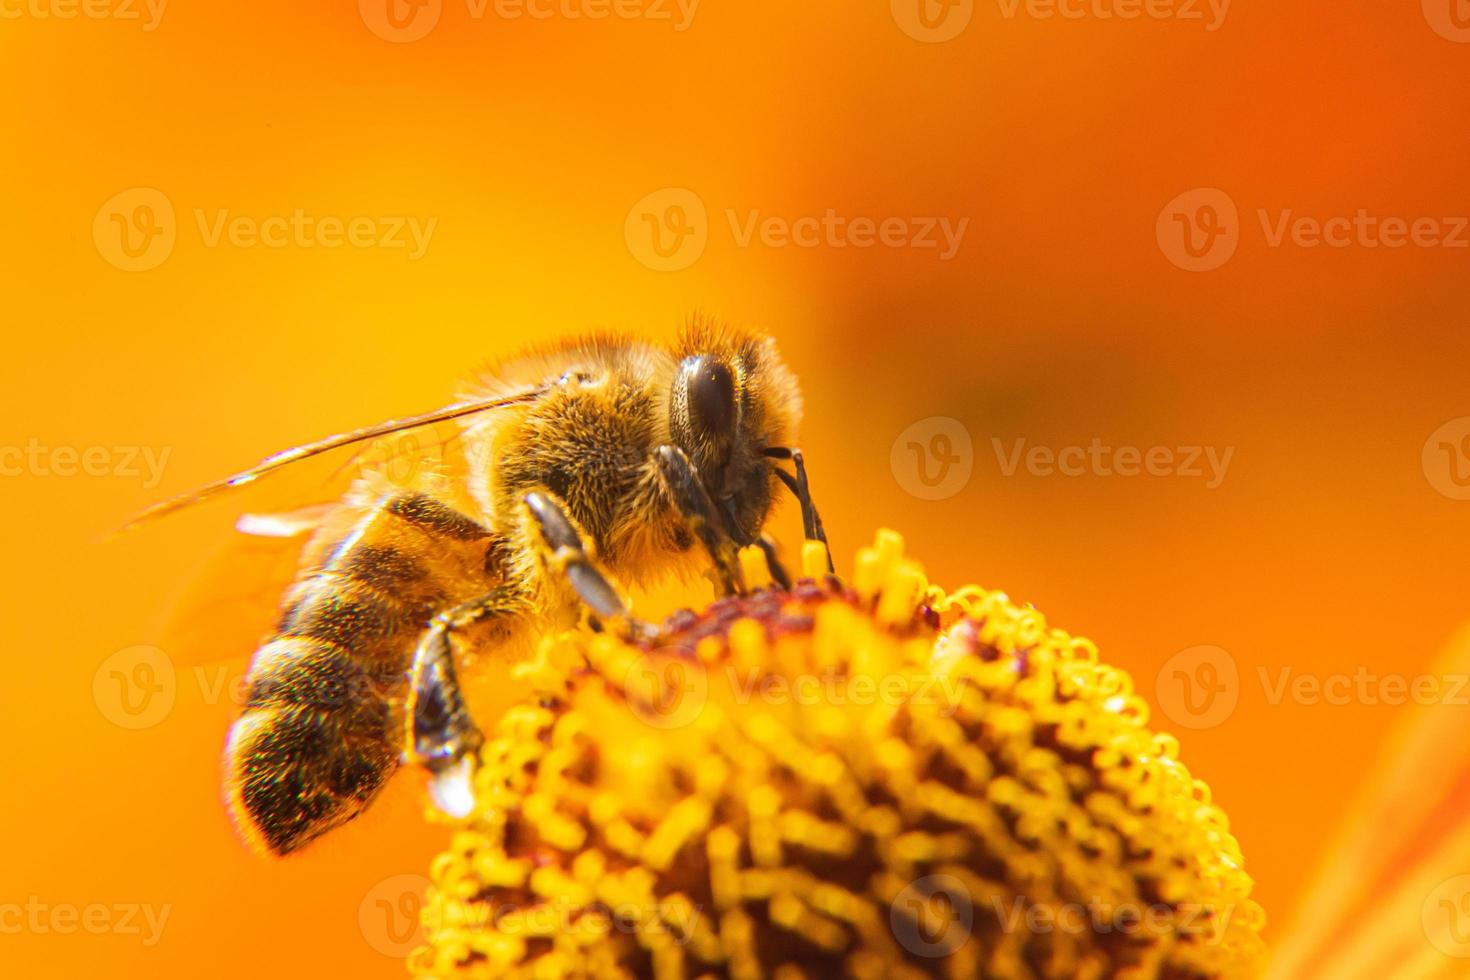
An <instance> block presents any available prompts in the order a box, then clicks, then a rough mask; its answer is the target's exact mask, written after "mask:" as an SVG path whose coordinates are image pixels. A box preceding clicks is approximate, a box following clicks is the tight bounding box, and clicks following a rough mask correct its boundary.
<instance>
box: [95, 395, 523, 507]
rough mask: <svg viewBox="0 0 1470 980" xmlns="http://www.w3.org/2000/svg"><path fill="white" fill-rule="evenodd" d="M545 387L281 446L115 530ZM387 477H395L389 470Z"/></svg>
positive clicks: (519, 401) (511, 401) (390, 441)
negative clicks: (336, 453)
mask: <svg viewBox="0 0 1470 980" xmlns="http://www.w3.org/2000/svg"><path fill="white" fill-rule="evenodd" d="M548 387H549V386H547V385H538V386H535V387H530V388H526V389H524V390H523V391H519V392H512V393H509V394H504V393H502V394H497V395H495V396H494V397H490V398H483V399H478V400H474V401H468V402H461V403H459V404H456V405H449V406H447V407H445V408H440V409H435V410H434V411H432V412H425V413H424V414H422V415H413V416H409V417H407V418H401V419H389V420H388V421H386V422H379V423H377V424H376V425H370V426H366V427H364V428H361V429H354V430H352V431H351V432H342V433H339V434H337V435H334V436H328V437H327V438H325V439H320V440H318V441H316V442H308V443H305V444H303V445H300V446H294V447H292V448H290V449H286V450H282V451H281V452H278V453H275V454H273V455H270V456H267V457H266V458H265V459H262V460H261V461H260V462H258V463H256V464H255V465H254V466H252V467H250V468H249V469H246V470H241V471H240V472H239V473H236V474H234V475H233V476H227V477H225V478H224V479H221V480H216V481H214V482H213V483H207V484H205V485H204V486H202V487H199V488H197V489H195V490H192V491H190V492H189V493H185V494H181V495H179V496H177V497H172V498H170V499H168V500H164V501H162V502H160V503H157V504H154V505H153V506H152V507H149V508H147V509H146V510H144V511H143V512H142V513H140V514H138V515H137V516H135V517H133V518H132V519H131V520H129V521H128V522H127V523H126V524H124V525H123V526H122V527H121V528H119V529H118V531H119V533H120V532H123V531H128V530H131V529H132V528H135V527H137V526H138V525H140V524H144V523H146V522H148V521H151V520H155V519H157V518H159V517H164V516H166V515H168V514H172V513H174V512H175V511H178V510H182V509H183V508H185V507H189V506H192V505H193V504H197V503H199V502H200V501H203V500H207V499H209V498H210V497H213V496H214V495H215V494H218V493H223V492H225V491H229V490H234V489H237V488H239V487H243V486H246V485H248V484H251V483H254V482H255V481H256V480H258V479H260V478H261V477H263V476H267V475H268V474H271V473H274V472H275V471H277V470H279V469H282V468H283V467H286V466H289V465H290V464H292V463H295V462H299V461H300V460H304V459H310V458H311V457H313V456H320V455H321V454H323V453H327V452H331V451H332V450H334V449H341V448H343V447H345V446H360V447H365V448H366V449H368V450H371V449H372V448H373V447H374V446H375V445H378V444H381V443H385V441H386V444H387V445H389V446H392V445H395V444H396V440H397V437H400V436H403V435H404V434H406V433H409V432H411V431H413V430H417V429H422V428H424V427H426V426H431V425H435V424H436V423H439V422H448V421H452V420H455V419H461V418H464V417H465V416H468V415H474V414H476V413H479V412H487V411H490V410H491V409H496V408H504V407H506V406H509V405H522V404H526V403H528V402H533V401H535V400H536V399H538V398H540V397H541V396H542V395H543V394H545V392H546V391H547V389H548ZM404 458H408V457H404ZM351 463H352V460H349V461H348V464H347V465H350V464H351ZM344 468H345V467H344ZM338 472H339V473H340V472H341V470H339V471H338ZM390 479H394V478H393V477H392V476H391V474H390Z"/></svg>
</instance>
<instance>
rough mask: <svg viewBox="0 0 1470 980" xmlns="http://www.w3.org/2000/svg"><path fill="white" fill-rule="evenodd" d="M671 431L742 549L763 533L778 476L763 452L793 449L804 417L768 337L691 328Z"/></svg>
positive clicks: (673, 399) (672, 402) (681, 354)
mask: <svg viewBox="0 0 1470 980" xmlns="http://www.w3.org/2000/svg"><path fill="white" fill-rule="evenodd" d="M677 352H678V361H677V364H676V367H675V370H674V380H673V388H672V390H671V391H670V393H669V429H670V435H672V436H673V440H674V443H675V444H676V445H677V446H678V447H679V448H680V449H682V450H684V453H685V455H687V456H688V457H689V460H690V462H692V463H693V464H694V466H695V468H696V469H697V470H698V471H699V474H700V477H701V479H702V480H703V481H704V485H705V489H706V490H707V491H708V492H709V495H710V497H711V498H712V499H713V500H714V502H715V504H716V506H717V507H719V508H720V511H721V514H722V516H723V517H724V518H725V520H726V521H727V523H729V524H730V533H731V536H732V537H733V538H735V540H736V541H737V542H739V543H740V544H749V543H750V542H751V541H754V540H755V538H756V537H757V536H758V535H759V534H760V529H761V525H762V524H764V523H765V519H766V515H767V514H768V513H769V511H770V509H771V502H772V500H773V498H774V496H775V481H776V477H775V474H774V472H773V471H772V468H771V465H770V460H769V459H767V458H766V457H765V456H764V455H763V454H762V453H763V451H764V450H765V449H766V448H767V447H769V446H787V445H791V444H792V441H793V440H794V439H795V435H796V426H797V423H798V422H799V421H800V416H801V394H800V391H799V389H798V388H797V386H796V379H795V377H793V376H792V374H791V372H790V371H789V370H787V368H786V365H785V364H783V363H782V362H781V357H780V355H779V354H778V353H777V352H776V347H775V344H774V343H773V342H772V341H771V340H770V339H768V338H762V337H757V336H754V335H751V334H744V333H737V332H734V331H731V330H728V329H725V328H721V327H716V326H713V325H710V324H707V323H696V324H695V325H694V326H693V327H691V328H690V330H689V331H688V332H687V333H686V335H685V337H684V338H683V340H682V342H681V344H680V345H679V347H678V349H677Z"/></svg>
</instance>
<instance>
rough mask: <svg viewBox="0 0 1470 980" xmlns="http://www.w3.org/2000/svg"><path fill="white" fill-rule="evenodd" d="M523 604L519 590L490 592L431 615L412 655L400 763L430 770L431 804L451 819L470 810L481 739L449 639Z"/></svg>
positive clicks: (483, 737)
mask: <svg viewBox="0 0 1470 980" xmlns="http://www.w3.org/2000/svg"><path fill="white" fill-rule="evenodd" d="M525 604H526V599H525V595H524V594H523V593H522V591H521V590H519V589H516V588H512V587H510V586H503V587H501V588H498V589H492V590H491V591H490V592H488V593H486V594H485V595H483V596H481V597H480V598H478V599H474V600H472V601H470V602H466V603H463V604H461V605H458V606H455V607H453V608H451V609H447V610H445V611H444V612H441V613H439V614H438V615H436V616H435V617H434V619H433V621H432V622H431V623H430V624H429V628H428V629H427V630H425V631H424V635H423V637H422V638H421V639H420V640H419V644H418V646H417V648H415V650H414V655H413V668H412V673H411V678H410V683H409V695H408V705H407V709H406V710H405V712H404V718H405V722H406V724H407V727H408V731H407V733H406V737H405V739H404V745H405V746H406V748H405V749H404V753H403V759H404V761H405V762H410V763H414V764H416V765H421V766H423V767H424V768H426V769H428V770H429V772H430V773H431V774H432V775H433V779H432V782H431V783H430V792H431V793H432V794H433V797H434V802H435V803H436V804H437V805H438V806H439V808H440V809H441V810H443V811H445V812H446V813H449V814H451V815H452V816H456V817H463V816H465V815H466V814H468V813H469V812H470V809H471V808H472V807H473V806H474V802H475V800H474V791H473V789H472V788H471V787H472V785H473V783H472V781H471V776H472V774H473V771H474V760H475V755H476V753H477V752H478V751H479V749H480V746H481V745H482V744H484V741H485V736H484V735H483V734H482V733H481V732H480V728H479V726H478V725H476V724H475V720H474V718H473V717H471V715H470V712H469V708H468V707H467V706H466V705H465V700H464V695H463V693H462V692H461V691H460V686H459V678H458V676H457V675H456V673H455V670H454V646H453V643H452V642H451V637H452V636H453V634H454V632H455V631H456V630H463V629H465V628H467V627H469V626H471V625H473V624H474V623H478V622H480V621H482V620H485V619H488V618H490V617H491V616H499V615H506V614H511V613H516V612H518V611H520V610H521V609H522V608H523V607H524V606H525Z"/></svg>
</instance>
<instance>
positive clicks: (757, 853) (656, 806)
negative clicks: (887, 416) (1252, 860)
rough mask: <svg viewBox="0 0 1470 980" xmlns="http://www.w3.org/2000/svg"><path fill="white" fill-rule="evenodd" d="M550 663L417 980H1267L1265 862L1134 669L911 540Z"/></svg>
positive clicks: (489, 792) (432, 905) (433, 922)
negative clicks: (721, 979) (1249, 851)
mask: <svg viewBox="0 0 1470 980" xmlns="http://www.w3.org/2000/svg"><path fill="white" fill-rule="evenodd" d="M817 548H818V550H817V551H816V552H813V551H811V550H810V549H809V551H808V554H807V555H806V556H805V557H806V559H807V560H806V562H805V564H806V565H807V567H808V569H809V570H812V571H818V570H824V569H825V561H824V559H825V556H824V554H822V553H820V551H819V548H820V546H817ZM538 663H539V668H538V669H539V674H538V680H539V682H540V683H539V686H540V687H542V688H544V689H545V690H546V691H547V693H546V694H544V695H543V696H541V697H540V698H539V699H537V700H536V701H534V702H532V703H526V704H522V705H521V706H520V707H518V708H515V709H513V710H512V711H510V712H509V713H508V714H507V715H506V716H505V717H504V718H503V720H502V722H501V724H500V726H499V728H498V731H497V733H496V736H495V737H494V738H493V739H492V740H490V741H489V742H488V743H487V744H486V746H485V748H484V750H483V753H482V762H483V765H482V766H481V769H480V771H479V773H478V776H477V791H478V805H477V808H476V810H475V811H474V812H473V813H472V814H471V815H470V817H469V818H468V819H467V820H466V821H464V822H463V823H462V824H461V825H460V827H459V829H458V830H457V831H456V832H455V833H454V835H453V839H452V841H451V843H450V845H449V848H448V849H447V850H446V851H445V852H444V853H443V854H441V855H440V856H439V857H438V858H437V859H436V861H435V863H434V865H433V868H432V871H431V878H432V881H433V885H432V887H431V889H430V892H429V896H428V903H427V905H426V907H425V913H424V922H425V928H426V935H427V936H428V946H427V947H425V948H423V949H420V950H418V951H417V952H416V953H415V955H414V956H413V957H412V958H411V960H410V967H411V968H412V970H413V972H414V973H416V974H417V975H419V976H424V977H459V976H465V977H548V978H549V977H569V976H609V977H656V978H678V977H703V976H731V977H775V978H796V977H812V978H817V977H831V976H838V975H844V974H845V975H851V976H856V977H874V978H882V977H906V976H916V977H917V976H943V977H997V978H1010V977H1015V978H1074V977H1077V978H1100V977H1136V978H1144V977H1160V978H1203V977H1246V976H1254V975H1256V973H1257V972H1258V970H1259V966H1260V961H1261V959H1262V950H1263V947H1262V944H1261V941H1260V938H1259V931H1260V928H1261V926H1262V924H1263V919H1262V914H1261V910H1260V907H1259V906H1258V905H1256V904H1255V903H1254V902H1252V901H1251V900H1250V891H1251V884H1252V883H1251V879H1250V878H1249V877H1248V876H1247V875H1246V874H1245V872H1244V871H1243V870H1242V862H1241V855H1240V848H1239V846H1238V845H1237V844H1236V841H1235V839H1234V838H1233V837H1232V836H1231V834H1230V832H1229V828H1228V825H1227V822H1226V818H1225V815H1224V814H1223V813H1222V812H1221V811H1220V810H1219V809H1218V808H1216V807H1215V806H1213V805H1212V804H1211V802H1210V796H1209V790H1208V788H1207V787H1206V786H1205V785H1204V784H1203V783H1202V782H1200V781H1199V780H1197V779H1194V778H1193V777H1192V776H1190V774H1189V771H1188V770H1187V769H1186V768H1185V767H1184V766H1183V765H1182V764H1181V763H1180V762H1179V761H1178V748H1179V746H1178V743H1177V742H1176V741H1175V740H1174V739H1173V738H1172V737H1171V736H1168V735H1163V734H1156V733H1154V732H1153V731H1150V730H1149V728H1148V727H1147V721H1148V710H1147V707H1146V706H1145V704H1144V703H1143V701H1142V700H1141V699H1140V698H1139V697H1138V696H1137V695H1136V694H1135V693H1134V692H1133V687H1132V682H1131V680H1130V679H1129V677H1128V675H1127V674H1125V673H1123V672H1122V671H1119V670H1116V669H1114V668H1112V667H1108V666H1106V665H1104V664H1102V663H1100V662H1099V661H1098V657H1097V650H1096V648H1095V647H1094V646H1093V645H1092V644H1091V643H1090V642H1088V641H1087V640H1083V639H1078V638H1075V637H1072V636H1069V635H1068V634H1066V633H1063V632H1062V631H1060V630H1055V629H1051V628H1049V627H1048V626H1047V625H1046V621H1045V620H1044V619H1043V617H1042V616H1041V615H1040V614H1039V613H1037V612H1036V611H1035V610H1032V609H1029V608H1023V607H1020V606H1017V605H1015V604H1014V603H1012V602H1011V600H1010V599H1008V598H1007V597H1006V596H1005V595H1003V594H1001V593H996V592H986V591H984V590H981V589H979V588H975V587H966V588H964V589H961V590H960V591H958V592H956V593H953V594H949V595H946V594H945V593H944V592H942V591H940V590H939V589H937V588H935V587H933V586H930V585H929V584H928V583H927V582H926V580H925V579H924V576H923V573H922V571H921V570H920V569H919V567H918V566H917V565H916V564H914V563H913V562H911V561H908V560H906V559H904V558H903V556H902V542H901V541H900V539H899V538H898V536H897V535H894V534H892V533H891V532H884V533H882V534H880V535H879V537H878V542H877V545H876V546H875V547H873V548H868V549H864V550H863V551H862V552H861V553H860V554H859V556H858V561H857V567H856V571H855V574H854V576H853V579H852V581H851V582H850V583H847V582H843V581H840V580H838V579H836V578H834V577H828V576H821V575H817V576H816V577H814V578H813V579H809V580H806V581H804V582H803V583H801V584H800V585H798V586H797V587H796V588H795V589H794V590H793V591H792V592H791V593H790V594H788V593H785V592H781V591H777V590H770V589H768V590H761V591H757V592H755V593H754V594H752V595H750V596H747V597H744V598H739V599H730V600H722V601H719V602H716V603H714V604H713V605H712V606H710V607H709V608H708V609H706V610H704V611H703V612H701V613H697V614H695V613H685V614H681V615H678V616H675V617H673V618H672V619H671V620H670V621H669V622H668V623H667V624H665V626H664V627H663V629H662V630H661V631H660V633H659V635H658V637H657V639H656V640H655V641H653V642H651V643H645V644H641V645H631V644H629V643H626V642H623V641H621V640H618V639H616V638H615V637H613V636H611V635H608V634H593V633H590V632H586V631H579V632H574V633H570V634H566V635H563V636H560V637H557V638H554V639H551V640H548V641H547V642H546V644H545V646H544V647H543V650H542V652H541V656H540V658H539V661H538Z"/></svg>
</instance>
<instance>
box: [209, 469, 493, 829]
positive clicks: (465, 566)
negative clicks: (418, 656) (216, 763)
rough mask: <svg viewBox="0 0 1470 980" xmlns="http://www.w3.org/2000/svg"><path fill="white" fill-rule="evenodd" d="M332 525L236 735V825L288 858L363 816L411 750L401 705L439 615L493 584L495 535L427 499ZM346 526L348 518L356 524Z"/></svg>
mask: <svg viewBox="0 0 1470 980" xmlns="http://www.w3.org/2000/svg"><path fill="white" fill-rule="evenodd" d="M338 517H345V518H350V521H343V520H333V521H332V523H331V526H330V527H329V528H324V529H323V531H321V532H319V533H318V535H317V537H316V539H314V540H313V542H312V544H311V545H310V546H309V547H308V553H307V555H306V556H305V558H304V561H303V566H302V568H303V570H302V574H301V575H300V577H299V578H298V579H297V581H296V583H295V584H294V585H293V586H292V587H291V589H290V591H288V592H287V594H286V597H285V600H284V604H283V615H282V618H281V621H280V625H279V627H278V629H277V632H276V634H275V636H274V637H273V638H272V639H271V640H270V641H268V642H267V643H265V644H264V645H263V646H261V647H260V649H259V650H257V651H256V653H255V658H254V660H253V661H252V663H251V665H250V675H249V694H248V698H247V701H246V703H245V709H244V712H243V713H242V714H241V716H240V718H239V719H238V720H237V721H236V722H235V725H234V727H233V728H232V729H231V732H230V739H229V744H228V747H227V749H226V769H227V776H226V779H227V782H228V789H229V797H230V804H231V808H232V810H233V811H234V814H235V818H236V823H237V824H238V825H239V827H240V829H241V831H242V833H243V834H244V835H245V836H246V837H247V838H248V839H249V840H250V842H251V843H252V844H255V845H257V846H258V847H261V848H264V849H266V850H269V851H272V852H274V853H277V854H284V853H287V852H289V851H292V850H295V849H296V848H299V847H301V846H302V845H303V844H306V843H307V842H309V841H311V840H312V839H314V838H316V837H318V836H320V835H321V834H323V833H325V832H326V831H328V830H330V829H331V828H333V827H335V826H337V825H339V824H341V823H343V822H345V821H347V820H349V819H351V818H352V817H353V816H355V815H356V814H357V813H358V812H359V811H361V810H362V809H363V808H364V807H365V806H367V805H368V803H370V802H371V801H372V799H373V797H374V796H376V795H377V793H378V791H379V790H380V789H382V787H383V785H384V783H386V782H387V780H388V777H389V776H391V775H392V774H393V771H394V769H395V768H396V767H397V765H398V760H399V757H400V753H401V751H402V748H403V744H402V743H403V739H402V715H401V703H402V701H403V697H404V694H405V688H406V685H407V671H408V669H409V667H410V662H411V659H412V656H413V651H414V648H415V646H416V644H417V642H418V639H419V637H420V635H421V634H422V633H423V631H424V629H425V627H426V626H427V625H428V622H429V620H430V619H431V618H432V616H433V615H434V613H435V612H437V611H439V610H442V609H444V608H446V607H448V606H450V605H453V604H454V603H457V602H461V601H464V600H466V599H468V598H470V597H473V596H475V595H478V594H480V593H482V592H484V591H485V590H486V588H488V587H489V586H490V585H491V584H493V582H492V580H491V579H490V578H489V576H488V574H487V572H486V565H487V561H486V549H487V547H488V545H489V543H490V540H491V539H490V537H489V532H488V531H486V530H485V529H484V528H483V527H481V526H480V525H479V524H477V523H475V522H473V521H471V520H469V519H468V518H465V517H463V516H461V515H460V514H458V513H457V512H456V511H453V510H451V509H450V508H448V507H446V506H444V505H443V504H440V503H439V502H437V501H435V500H433V499H432V498H430V497H427V496H425V495H422V494H412V495H401V496H397V497H393V498H390V499H386V500H384V501H383V502H382V503H380V504H378V505H376V506H373V507H371V508H352V509H351V510H350V511H347V512H345V513H343V514H340V515H338ZM344 525H345V526H344Z"/></svg>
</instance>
